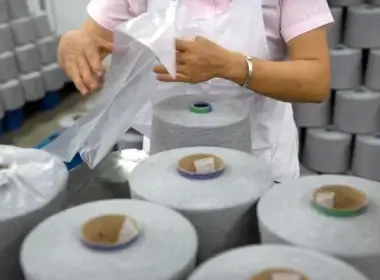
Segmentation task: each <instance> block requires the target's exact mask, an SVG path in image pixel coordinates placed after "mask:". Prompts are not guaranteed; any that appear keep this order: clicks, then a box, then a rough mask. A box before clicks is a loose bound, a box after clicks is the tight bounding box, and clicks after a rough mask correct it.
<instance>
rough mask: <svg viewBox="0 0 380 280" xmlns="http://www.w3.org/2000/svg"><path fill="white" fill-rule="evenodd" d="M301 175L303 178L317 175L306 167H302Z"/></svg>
mask: <svg viewBox="0 0 380 280" xmlns="http://www.w3.org/2000/svg"><path fill="white" fill-rule="evenodd" d="M300 175H301V177H303V176H310V175H317V174H316V173H315V172H313V171H311V170H309V169H307V168H306V167H304V166H302V165H300Z"/></svg>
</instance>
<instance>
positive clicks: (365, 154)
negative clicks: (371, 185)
mask: <svg viewBox="0 0 380 280" xmlns="http://www.w3.org/2000/svg"><path fill="white" fill-rule="evenodd" d="M379 166H380V137H379V136H378V135H357V136H356V138H355V149H354V155H353V159H352V173H353V174H355V175H357V176H359V177H363V178H366V179H369V180H375V181H380V173H379Z"/></svg>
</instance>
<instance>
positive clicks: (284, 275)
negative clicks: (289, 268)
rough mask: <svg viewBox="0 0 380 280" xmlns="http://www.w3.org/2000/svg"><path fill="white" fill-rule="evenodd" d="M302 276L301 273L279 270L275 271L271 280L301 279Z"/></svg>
mask: <svg viewBox="0 0 380 280" xmlns="http://www.w3.org/2000/svg"><path fill="white" fill-rule="evenodd" d="M301 279H302V278H301V276H300V275H299V274H296V273H293V272H277V273H273V274H272V277H271V280H301Z"/></svg>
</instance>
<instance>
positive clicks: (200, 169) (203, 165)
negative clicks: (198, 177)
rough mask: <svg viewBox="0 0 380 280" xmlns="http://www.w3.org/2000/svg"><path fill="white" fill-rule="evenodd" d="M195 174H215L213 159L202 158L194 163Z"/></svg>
mask: <svg viewBox="0 0 380 280" xmlns="http://www.w3.org/2000/svg"><path fill="white" fill-rule="evenodd" d="M194 166H195V172H196V173H201V174H202V173H211V172H215V171H216V169H215V162H214V159H213V158H202V159H198V160H195V161H194Z"/></svg>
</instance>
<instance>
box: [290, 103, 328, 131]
mask: <svg viewBox="0 0 380 280" xmlns="http://www.w3.org/2000/svg"><path fill="white" fill-rule="evenodd" d="M293 110H294V120H295V122H296V124H297V126H298V127H323V126H327V125H328V124H329V123H330V119H331V97H330V96H329V97H328V98H327V99H326V100H325V101H324V102H323V103H321V104H313V103H294V104H293Z"/></svg>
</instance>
